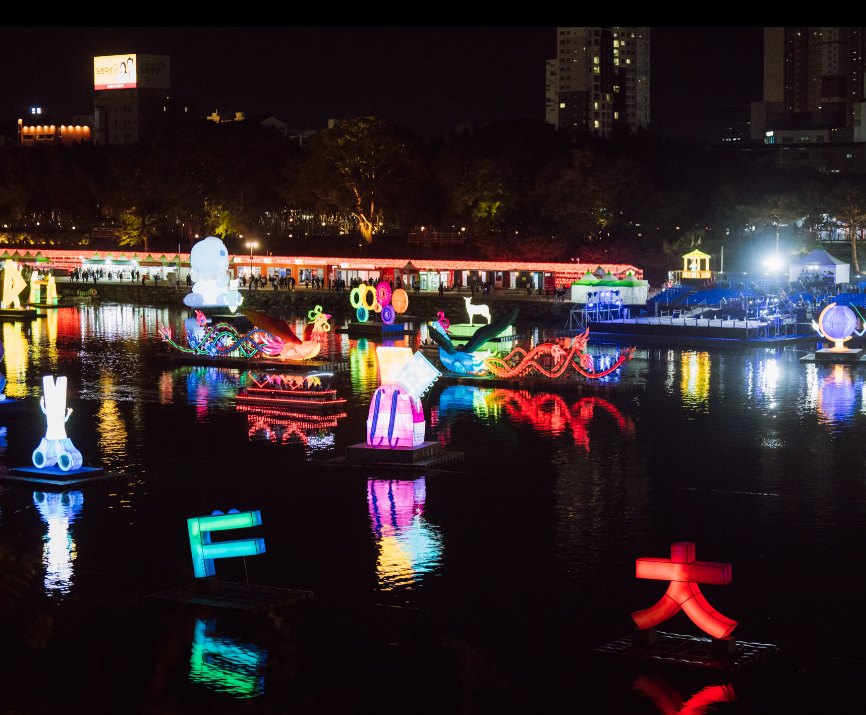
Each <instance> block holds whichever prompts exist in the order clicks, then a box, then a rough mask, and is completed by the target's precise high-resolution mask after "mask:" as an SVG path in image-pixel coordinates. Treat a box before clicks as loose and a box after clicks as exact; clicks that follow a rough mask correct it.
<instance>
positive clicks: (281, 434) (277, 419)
mask: <svg viewBox="0 0 866 715" xmlns="http://www.w3.org/2000/svg"><path fill="white" fill-rule="evenodd" d="M237 409H238V412H246V413H247V420H248V421H249V437H250V441H252V440H265V439H266V440H269V441H271V442H275V443H280V444H303V445H304V447H306V449H307V452H308V453H309V452H313V451H318V450H329V449H332V448H333V446H334V433H333V432H332V431H331V430H332V429H333V428H334V427H336V426H337V421H338V420H339V419H340V418H341V417H345V416H346V414H345V413H341V414H339V415H329V416H316V415H304V414H292V413H288V412H285V411H283V410H278V409H268V408H261V407H250V406H248V405H238V406H237Z"/></svg>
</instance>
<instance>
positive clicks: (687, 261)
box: [683, 248, 712, 278]
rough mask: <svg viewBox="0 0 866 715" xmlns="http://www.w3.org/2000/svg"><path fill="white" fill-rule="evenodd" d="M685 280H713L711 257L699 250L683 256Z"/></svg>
mask: <svg viewBox="0 0 866 715" xmlns="http://www.w3.org/2000/svg"><path fill="white" fill-rule="evenodd" d="M683 278H712V274H711V273H710V256H709V254H707V253H703V252H702V251H699V250H698V249H697V248H696V249H695V250H694V251H692V252H691V253H687V254H686V255H684V256H683Z"/></svg>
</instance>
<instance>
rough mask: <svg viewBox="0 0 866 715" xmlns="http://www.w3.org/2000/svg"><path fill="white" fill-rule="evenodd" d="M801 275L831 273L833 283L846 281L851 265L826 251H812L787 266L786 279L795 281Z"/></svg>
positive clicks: (849, 277) (847, 280) (849, 276)
mask: <svg viewBox="0 0 866 715" xmlns="http://www.w3.org/2000/svg"><path fill="white" fill-rule="evenodd" d="M802 275H817V276H819V277H820V276H825V275H832V276H833V279H834V282H835V283H848V282H849V281H850V279H851V266H850V265H849V264H848V263H843V262H842V261H840V260H839V259H838V258H833V256H831V255H830V254H829V253H827V251H819V250H815V251H812V252H811V253H810V254H809V255H808V256H806V257H805V258H801V259H800V260H799V261H795V262H794V263H791V264H790V265H789V266H788V280H789V281H792V282H793V281H796V280H797V279H798V278H799V277H800V276H802Z"/></svg>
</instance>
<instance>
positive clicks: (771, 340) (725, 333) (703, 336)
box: [561, 316, 815, 345]
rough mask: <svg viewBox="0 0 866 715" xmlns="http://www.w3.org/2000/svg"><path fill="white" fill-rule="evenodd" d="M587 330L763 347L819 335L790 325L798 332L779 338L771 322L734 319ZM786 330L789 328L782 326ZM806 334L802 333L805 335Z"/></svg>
mask: <svg viewBox="0 0 866 715" xmlns="http://www.w3.org/2000/svg"><path fill="white" fill-rule="evenodd" d="M586 327H588V328H589V332H590V334H591V335H593V336H603V335H627V336H630V337H649V338H675V339H678V340H684V339H688V340H690V341H696V342H705V341H707V340H730V341H736V342H743V343H745V342H755V343H760V344H761V345H785V344H791V343H795V342H799V341H804V340H814V339H815V333H814V331H813V330H811V326H808V325H806V324H805V323H793V324H790V325H789V326H787V327H788V328H790V329H791V330H793V331H794V332H792V333H790V334H784V335H776V334H774V331H775V329H776V326H775V324H774V323H772V322H768V321H755V320H749V321H748V323H747V322H746V321H745V320H738V319H734V318H728V319H723V318H700V317H695V318H692V317H684V318H669V317H667V316H661V317H657V318H656V317H649V318H625V319H618V320H599V321H590V322H589V323H587V325H586ZM781 327H782V328H783V329H784V327H785V326H781ZM585 329H586V328H583V329H579V330H574V331H563V333H561V334H570V335H575V334H578V333H580V332H582V331H583V330H585ZM801 331H802V332H801Z"/></svg>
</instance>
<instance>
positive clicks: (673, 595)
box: [631, 542, 737, 638]
mask: <svg viewBox="0 0 866 715" xmlns="http://www.w3.org/2000/svg"><path fill="white" fill-rule="evenodd" d="M635 575H636V576H637V577H638V578H646V579H656V580H663V581H668V580H670V582H671V584H670V586H669V587H668V590H667V592H666V593H665V595H664V596H662V598H661V600H660V601H659V602H658V603H656V604H655V605H654V606H651V607H650V608H647V609H645V610H643V611H638V612H637V613H632V614H631V617H632V619H634V622H635V623H637V626H638V628H640V629H642V630H643V629H646V628H652V627H653V626H657V625H658V624H659V623H661V622H662V621H666V620H667V619H668V618H670V617H671V616H674V615H676V614H677V613H678V612H679V611H680V610H683V611H685V613H686V615H687V616H688V617H689V618H691V619H692V622H694V623H695V625H697V626H699V627H700V628H701V629H703V630H704V631H706V632H707V633H709V634H710V635H711V636H713V637H714V638H725V637H727V636H729V635H730V634H731V631H733V630H734V628H736V627H737V622H736V621H732V620H731V619H730V618H728V617H726V616H723V615H722V614H721V613H719V612H718V611H717V610H716V609H715V608H713V607H712V606H711V605H710V604H709V602H708V601H707V599H706V598H704V595H703V594H702V593H701V589H700V588H699V587H698V584H699V583H710V584H717V585H724V584H728V583H730V582H731V565H730V564H721V563H711V562H709V561H695V545H694V544H691V543H688V542H679V543H676V544H672V545H671V557H670V559H654V558H642V559H638V560H637V562H636V564H635Z"/></svg>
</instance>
